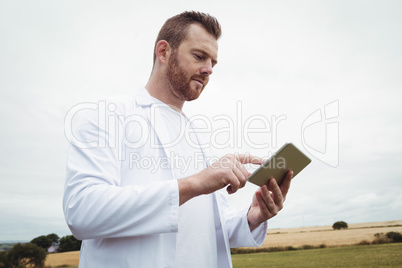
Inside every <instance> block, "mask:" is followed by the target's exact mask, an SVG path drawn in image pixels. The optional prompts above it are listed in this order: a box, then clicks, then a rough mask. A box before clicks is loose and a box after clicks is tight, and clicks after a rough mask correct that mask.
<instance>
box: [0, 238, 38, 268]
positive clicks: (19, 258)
mask: <svg viewBox="0 0 402 268" xmlns="http://www.w3.org/2000/svg"><path fill="white" fill-rule="evenodd" d="M45 259H46V251H45V250H44V249H43V248H41V247H39V246H37V245H35V244H32V243H27V244H20V243H18V244H16V245H14V247H13V248H12V249H11V250H10V251H9V252H7V254H6V255H4V254H2V255H1V258H0V265H2V266H0V267H4V268H9V267H26V266H27V265H29V266H30V267H32V266H33V267H43V266H44V264H45Z"/></svg>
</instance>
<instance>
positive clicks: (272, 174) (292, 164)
mask: <svg viewBox="0 0 402 268" xmlns="http://www.w3.org/2000/svg"><path fill="white" fill-rule="evenodd" d="M310 162H311V159H310V158H308V157H307V156H306V155H305V154H304V153H303V152H302V151H300V150H299V149H298V148H297V147H296V146H294V145H293V144H292V143H286V144H285V145H283V146H282V147H281V148H280V149H279V150H278V151H277V152H276V153H275V154H274V155H272V156H271V157H270V158H269V159H268V160H267V161H265V162H264V164H262V165H261V166H260V167H259V168H258V169H257V170H256V171H254V172H253V173H252V174H251V175H250V177H249V178H248V181H249V182H252V183H254V184H256V185H258V186H263V185H264V184H267V183H268V181H269V180H270V179H271V178H274V179H275V180H276V181H277V182H278V185H280V184H281V182H282V180H283V179H284V177H285V175H286V173H287V172H288V171H289V170H292V171H293V178H294V177H296V175H297V174H298V173H299V172H300V171H302V170H303V169H304V168H305V167H306V166H307V165H308V164H310Z"/></svg>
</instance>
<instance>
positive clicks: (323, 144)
mask: <svg viewBox="0 0 402 268" xmlns="http://www.w3.org/2000/svg"><path fill="white" fill-rule="evenodd" d="M301 142H302V144H303V147H304V149H305V150H306V151H307V152H309V153H310V154H311V155H312V156H314V157H315V158H316V159H318V160H320V161H321V162H323V163H325V164H327V165H329V166H331V167H337V166H338V165H339V100H335V101H332V102H330V103H328V104H326V105H325V106H324V107H322V108H319V109H317V110H315V111H314V112H312V113H311V114H310V115H309V116H308V117H307V118H306V119H305V120H304V121H303V124H302V127H301Z"/></svg>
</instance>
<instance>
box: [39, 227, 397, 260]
mask: <svg viewBox="0 0 402 268" xmlns="http://www.w3.org/2000/svg"><path fill="white" fill-rule="evenodd" d="M387 232H399V233H402V220H400V221H387V222H372V223H359V224H349V228H348V229H344V230H333V229H332V226H318V227H303V228H291V229H272V230H268V236H267V239H266V240H265V243H264V244H263V245H262V247H286V246H293V247H300V246H303V245H311V246H319V245H322V244H325V245H326V246H327V247H335V246H347V245H354V244H357V243H359V242H361V241H362V240H367V241H369V242H371V241H373V239H374V234H376V233H387ZM78 259H79V251H73V252H64V253H54V254H49V255H48V257H47V259H46V263H45V266H47V267H49V266H50V267H58V266H62V265H71V266H75V267H77V266H78Z"/></svg>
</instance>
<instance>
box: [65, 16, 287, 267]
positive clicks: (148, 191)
mask: <svg viewBox="0 0 402 268" xmlns="http://www.w3.org/2000/svg"><path fill="white" fill-rule="evenodd" d="M220 34H221V29H220V25H219V23H218V22H217V20H216V19H215V18H214V17H212V16H210V15H207V14H203V13H199V12H184V13H182V14H179V15H177V16H175V17H172V18H170V19H169V20H167V21H166V23H165V24H164V26H163V27H162V28H161V31H160V33H159V35H158V38H157V40H156V44H155V50H154V53H155V54H154V66H153V70H152V73H151V76H150V78H149V81H148V83H147V84H146V86H145V88H143V89H141V90H140V91H138V92H137V93H135V95H134V96H131V97H126V98H115V99H112V100H109V101H108V102H107V105H106V104H105V105H104V106H103V108H102V107H101V106H100V105H99V107H98V109H97V110H90V109H88V110H87V111H85V112H83V113H81V114H80V115H81V119H78V120H77V123H74V124H73V125H72V129H73V133H74V137H75V139H76V141H79V142H81V145H82V143H84V144H92V143H93V142H96V146H79V145H77V144H78V143H77V144H75V145H74V144H73V146H71V147H70V151H69V158H68V165H67V179H66V185H65V194H64V200H63V207H64V213H65V217H66V221H67V223H68V225H69V227H70V229H71V231H72V232H73V234H74V236H75V237H77V238H78V239H82V240H83V243H82V247H81V255H80V267H208V268H210V267H219V268H223V267H232V263H231V256H230V248H231V247H245V246H260V245H261V244H262V243H263V241H264V239H265V236H266V231H267V222H266V221H267V220H268V219H270V218H271V217H273V216H275V215H276V214H277V213H278V211H279V210H281V209H282V206H283V201H284V200H285V197H286V194H287V191H288V189H289V187H290V181H291V176H292V172H291V171H290V172H288V174H287V175H286V178H285V179H284V182H283V183H282V184H281V185H280V186H278V185H277V183H276V181H275V180H274V179H272V180H270V181H269V185H266V186H263V187H261V188H260V189H259V190H258V191H257V192H256V193H255V195H254V197H253V201H252V203H251V205H250V207H249V209H248V210H246V211H240V212H234V211H232V210H230V209H229V208H228V205H227V203H226V200H225V197H224V195H223V193H222V189H223V190H224V189H226V190H227V191H228V193H229V194H232V193H235V192H236V191H237V190H238V189H240V188H242V187H243V186H244V185H245V183H246V181H247V178H248V176H249V175H250V173H249V172H248V171H247V169H246V168H245V167H244V164H247V163H254V164H261V163H262V159H261V158H257V157H253V156H250V155H226V156H224V157H222V158H220V159H219V160H217V161H215V162H214V163H212V164H211V165H209V164H208V159H209V158H210V157H211V155H210V153H209V151H208V141H207V140H206V139H205V138H204V137H203V136H202V135H201V134H200V133H197V131H196V129H195V128H194V125H193V123H192V122H191V121H190V120H189V119H188V118H187V117H186V116H185V115H184V114H183V113H182V111H181V110H182V108H183V104H184V102H186V101H191V100H194V99H197V98H198V96H199V95H200V94H201V92H202V91H203V89H204V88H205V86H206V85H207V83H208V81H209V76H210V75H211V74H212V72H213V67H214V65H215V64H217V51H218V44H217V40H218V38H219V37H220ZM105 107H106V108H105ZM183 133H186V134H188V135H184V134H183ZM191 134H193V135H191ZM205 141H206V142H205ZM84 147H87V148H84ZM88 147H90V148H88ZM200 156H201V157H200ZM200 159H202V160H201V161H200ZM180 161H181V162H180ZM149 163H155V164H154V165H149ZM180 163H187V164H186V165H185V166H183V165H180Z"/></svg>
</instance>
